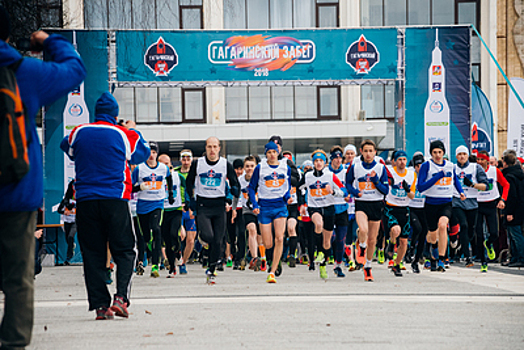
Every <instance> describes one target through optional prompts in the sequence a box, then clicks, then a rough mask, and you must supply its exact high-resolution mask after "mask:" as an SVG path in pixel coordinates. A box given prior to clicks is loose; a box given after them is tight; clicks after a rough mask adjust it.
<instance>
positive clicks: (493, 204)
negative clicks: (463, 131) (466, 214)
mask: <svg viewBox="0 0 524 350" xmlns="http://www.w3.org/2000/svg"><path fill="white" fill-rule="evenodd" d="M489 162H490V158H489V153H488V152H486V151H480V152H479V153H478V154H477V163H478V164H480V166H482V169H484V171H485V172H486V176H487V178H488V188H487V189H486V190H485V191H479V194H478V197H477V201H478V204H479V209H478V217H477V227H476V228H477V229H476V237H477V254H478V255H480V260H481V264H482V265H481V268H480V271H481V272H488V262H487V260H486V254H485V253H484V249H486V253H487V255H488V258H489V260H494V259H495V258H496V257H497V256H496V254H495V249H493V243H494V242H496V241H497V240H498V238H499V210H503V209H504V208H505V207H506V200H507V199H508V193H509V182H508V181H507V180H506V178H505V177H504V175H502V171H500V170H499V169H498V168H497V167H496V166H492V165H490V164H489ZM497 184H499V185H500V186H501V187H502V195H500V192H499V189H498V186H497ZM484 222H485V223H486V226H487V227H488V232H489V236H488V239H487V240H484V225H483V224H484Z"/></svg>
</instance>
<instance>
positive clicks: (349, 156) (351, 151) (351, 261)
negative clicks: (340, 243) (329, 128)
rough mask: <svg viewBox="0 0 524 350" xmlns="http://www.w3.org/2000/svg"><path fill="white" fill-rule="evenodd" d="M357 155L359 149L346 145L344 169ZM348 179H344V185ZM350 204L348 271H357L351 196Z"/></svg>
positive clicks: (353, 211)
mask: <svg viewBox="0 0 524 350" xmlns="http://www.w3.org/2000/svg"><path fill="white" fill-rule="evenodd" d="M356 155H357V148H356V147H355V146H354V145H351V144H349V145H346V147H345V148H344V167H345V168H346V173H347V169H349V168H350V167H351V165H352V164H353V160H354V159H355V157H356ZM345 182H346V179H344V184H345ZM348 198H349V199H348V200H347V203H348V231H347V235H346V254H345V255H346V257H347V259H348V261H347V266H348V271H350V272H351V271H355V270H356V269H358V268H360V265H357V264H355V242H356V241H357V229H358V226H357V220H356V219H355V198H353V196H352V195H351V194H349V197H348Z"/></svg>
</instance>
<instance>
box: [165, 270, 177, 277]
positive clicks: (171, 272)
mask: <svg viewBox="0 0 524 350" xmlns="http://www.w3.org/2000/svg"><path fill="white" fill-rule="evenodd" d="M175 276H176V273H175V272H174V271H169V273H168V274H167V276H166V278H175Z"/></svg>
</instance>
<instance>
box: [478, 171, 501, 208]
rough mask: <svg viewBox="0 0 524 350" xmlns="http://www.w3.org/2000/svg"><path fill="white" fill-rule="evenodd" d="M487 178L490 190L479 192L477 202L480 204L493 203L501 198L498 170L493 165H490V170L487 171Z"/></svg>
mask: <svg viewBox="0 0 524 350" xmlns="http://www.w3.org/2000/svg"><path fill="white" fill-rule="evenodd" d="M486 176H487V177H488V183H489V185H488V190H487V191H479V194H478V197H477V201H479V202H482V203H484V202H491V201H494V200H496V199H498V198H499V197H500V192H499V187H498V186H497V168H496V167H494V166H491V165H488V170H487V171H486Z"/></svg>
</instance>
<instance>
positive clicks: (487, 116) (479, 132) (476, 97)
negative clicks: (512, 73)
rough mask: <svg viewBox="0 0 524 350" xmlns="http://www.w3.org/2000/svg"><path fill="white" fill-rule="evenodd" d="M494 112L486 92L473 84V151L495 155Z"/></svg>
mask: <svg viewBox="0 0 524 350" xmlns="http://www.w3.org/2000/svg"><path fill="white" fill-rule="evenodd" d="M493 147H494V145H493V111H492V110H491V104H490V103H489V100H488V98H487V97H486V95H485V94H484V92H483V91H482V90H481V89H480V87H478V86H477V85H476V84H475V82H472V84H471V149H472V150H474V151H477V152H479V151H487V152H488V153H489V154H490V155H493Z"/></svg>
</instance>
